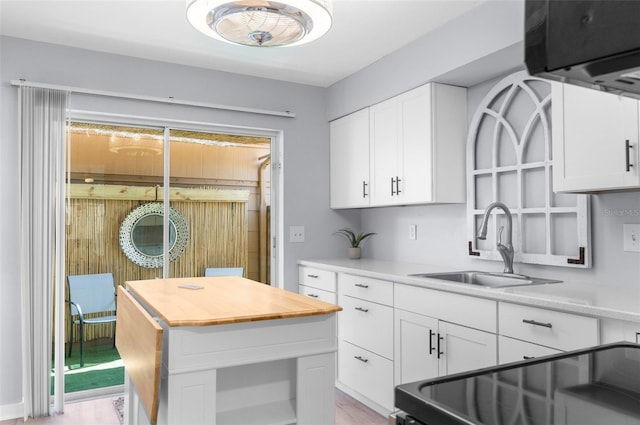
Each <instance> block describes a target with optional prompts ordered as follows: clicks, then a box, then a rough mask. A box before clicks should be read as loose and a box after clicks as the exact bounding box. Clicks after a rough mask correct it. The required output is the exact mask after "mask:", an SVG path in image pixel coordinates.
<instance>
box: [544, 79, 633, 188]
mask: <svg viewBox="0 0 640 425" xmlns="http://www.w3.org/2000/svg"><path fill="white" fill-rule="evenodd" d="M552 102H553V109H552V111H553V112H552V113H553V130H552V131H553V139H552V145H553V165H554V167H553V190H554V191H555V192H589V191H602V190H616V189H629V188H640V170H638V168H640V166H639V165H640V164H639V162H640V161H639V160H640V155H639V153H638V150H639V149H638V137H639V122H640V116H639V110H638V101H637V100H635V99H630V98H627V97H621V96H617V95H614V94H610V93H603V92H599V91H597V90H593V89H589V88H584V87H579V86H573V85H568V84H560V83H556V84H553V88H552Z"/></svg>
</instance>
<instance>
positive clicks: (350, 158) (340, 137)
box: [329, 108, 370, 208]
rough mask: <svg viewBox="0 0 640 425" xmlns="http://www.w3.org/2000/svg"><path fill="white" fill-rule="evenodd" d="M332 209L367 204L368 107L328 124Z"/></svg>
mask: <svg viewBox="0 0 640 425" xmlns="http://www.w3.org/2000/svg"><path fill="white" fill-rule="evenodd" d="M329 131H330V145H329V149H330V163H331V170H330V173H331V208H359V207H366V206H368V205H369V199H370V193H369V192H370V189H369V187H370V186H369V108H366V109H363V110H360V111H358V112H354V113H353V114H350V115H347V116H345V117H343V118H340V119H337V120H335V121H332V122H331V123H330V124H329Z"/></svg>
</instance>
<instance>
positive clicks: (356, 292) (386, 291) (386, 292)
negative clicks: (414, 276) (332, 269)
mask: <svg viewBox="0 0 640 425" xmlns="http://www.w3.org/2000/svg"><path fill="white" fill-rule="evenodd" d="M338 282H339V285H340V293H341V294H344V295H349V296H352V297H356V298H362V299H363V300H368V301H373V302H374V303H380V304H385V305H393V283H391V282H387V281H386V280H379V279H371V278H368V277H361V276H355V275H350V274H342V273H341V274H339V275H338Z"/></svg>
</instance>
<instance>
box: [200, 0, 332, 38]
mask: <svg viewBox="0 0 640 425" xmlns="http://www.w3.org/2000/svg"><path fill="white" fill-rule="evenodd" d="M332 18H333V12H332V7H331V0H282V1H264V0H237V1H229V0H187V19H188V20H189V22H190V23H191V25H193V26H194V27H195V28H196V29H197V30H198V31H200V32H202V33H204V34H206V35H208V36H209V37H213V38H215V39H217V40H222V41H226V42H229V43H234V44H242V45H245V46H257V47H278V46H295V45H299V44H303V43H308V42H310V41H313V40H316V39H318V38H320V37H322V36H323V35H324V34H325V33H326V32H327V31H329V28H331V22H332Z"/></svg>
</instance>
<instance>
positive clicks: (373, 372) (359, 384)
mask: <svg viewBox="0 0 640 425" xmlns="http://www.w3.org/2000/svg"><path fill="white" fill-rule="evenodd" d="M338 305H340V306H341V307H342V311H341V312H340V320H339V321H338V338H339V348H338V381H339V382H340V383H341V384H343V385H345V386H346V387H348V388H349V390H352V391H355V392H356V393H357V394H359V395H362V396H364V397H366V399H367V400H365V401H369V403H368V404H369V407H372V408H374V409H375V410H377V411H379V412H381V413H383V414H384V413H385V412H387V413H388V412H390V411H392V410H393V406H394V403H393V391H394V382H393V283H391V282H387V281H384V280H379V279H371V278H365V277H360V276H356V275H350V274H343V273H339V274H338ZM371 402H372V403H373V404H372V403H371Z"/></svg>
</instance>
